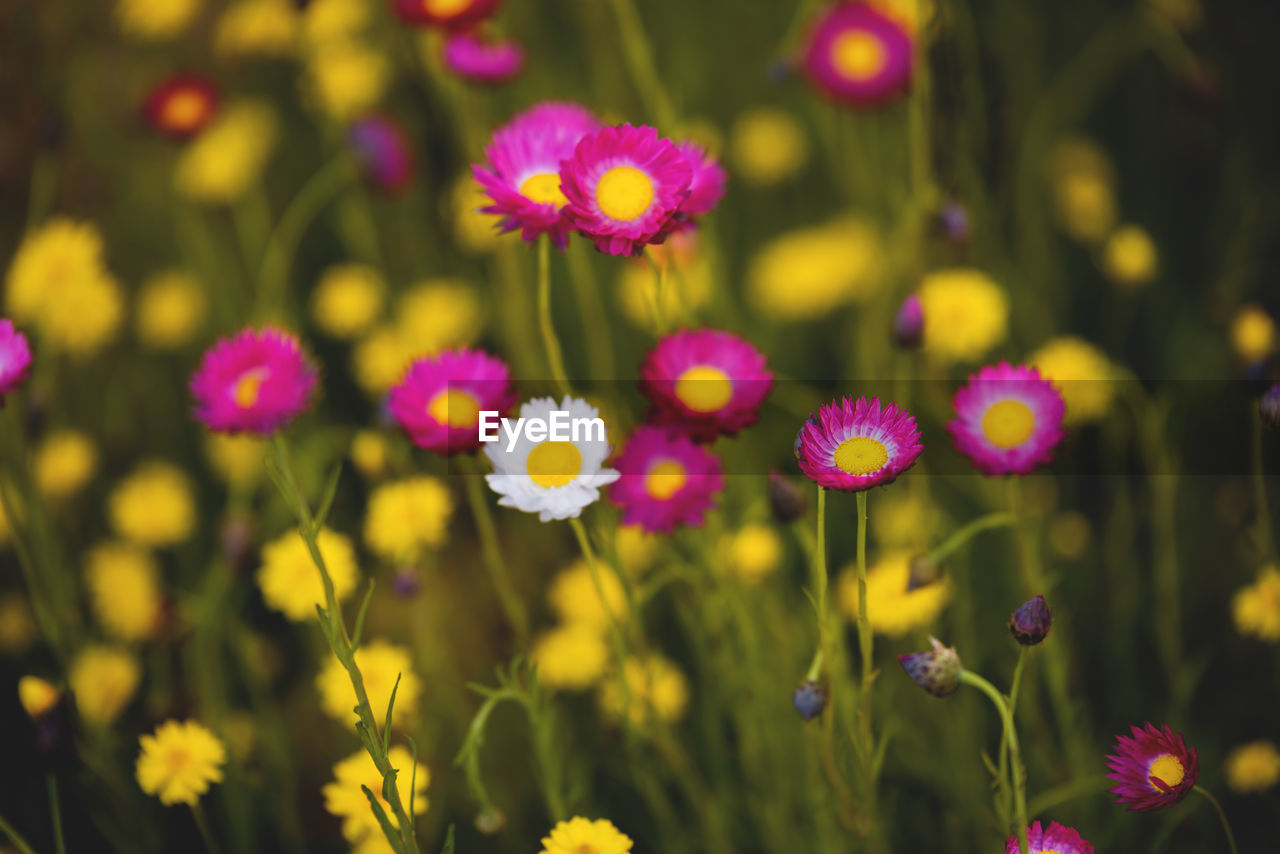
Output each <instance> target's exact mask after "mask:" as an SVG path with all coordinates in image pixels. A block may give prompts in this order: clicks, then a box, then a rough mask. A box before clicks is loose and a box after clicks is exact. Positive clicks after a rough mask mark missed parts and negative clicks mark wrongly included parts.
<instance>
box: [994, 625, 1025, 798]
mask: <svg viewBox="0 0 1280 854" xmlns="http://www.w3.org/2000/svg"><path fill="white" fill-rule="evenodd" d="M1026 663H1027V647H1025V646H1022V645H1021V644H1019V645H1018V663H1017V664H1016V665H1015V666H1014V668H1013V684H1012V685H1011V686H1010V687H1009V716H1010V717H1013V715H1014V711H1015V710H1016V709H1017V707H1018V689H1019V688H1020V687H1022V671H1023V669H1024V667H1025V666H1026ZM1008 748H1009V744H1008V737H1007V736H1006V735H1005V734H1004V733H1001V734H1000V785H1002V786H1004V787H1005V788H1006V789H1008V786H1009V776H1008V775H1009V753H1008Z"/></svg>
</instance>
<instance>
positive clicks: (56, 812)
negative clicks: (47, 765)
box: [44, 774, 67, 854]
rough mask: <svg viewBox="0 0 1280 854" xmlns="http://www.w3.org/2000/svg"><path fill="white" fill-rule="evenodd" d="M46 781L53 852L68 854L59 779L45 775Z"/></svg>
mask: <svg viewBox="0 0 1280 854" xmlns="http://www.w3.org/2000/svg"><path fill="white" fill-rule="evenodd" d="M44 779H45V783H46V784H47V786H48V789H49V816H50V817H51V818H52V820H53V850H54V851H57V852H58V854H67V843H66V840H65V839H63V837H62V804H61V801H60V800H59V798H58V778H57V777H55V776H53V775H52V774H45V776H44Z"/></svg>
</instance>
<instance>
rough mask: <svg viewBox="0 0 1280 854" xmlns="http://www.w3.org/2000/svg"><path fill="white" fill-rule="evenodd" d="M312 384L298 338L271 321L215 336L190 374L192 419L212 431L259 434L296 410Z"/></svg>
mask: <svg viewBox="0 0 1280 854" xmlns="http://www.w3.org/2000/svg"><path fill="white" fill-rule="evenodd" d="M315 386H316V371H315V368H314V367H313V366H312V365H311V363H310V361H309V360H308V359H307V357H306V355H305V354H304V353H303V352H302V347H301V345H299V343H298V339H297V338H295V337H294V336H292V335H290V334H289V333H287V332H283V331H281V330H279V329H274V328H272V327H266V328H264V329H262V330H260V331H259V330H256V329H251V328H250V329H243V330H241V331H240V332H239V333H237V334H236V335H235V337H233V338H222V339H219V340H218V342H217V343H216V344H214V346H213V347H212V348H210V349H209V350H208V351H207V352H206V353H205V354H204V359H203V360H201V362H200V367H199V369H197V370H196V372H195V374H194V375H193V376H192V377H191V395H192V397H194V398H195V400H196V407H195V416H196V418H197V420H199V421H201V422H202V423H203V424H204V425H205V426H206V427H208V428H209V429H210V430H213V431H215V432H219V433H257V434H258V435H260V436H266V435H269V434H271V433H274V432H275V431H276V430H279V429H280V428H281V427H283V426H284V425H286V424H288V423H289V422H290V421H292V420H293V419H294V418H296V417H297V416H298V415H300V414H301V413H302V412H303V411H304V410H305V409H306V408H307V406H308V405H309V404H310V402H311V394H312V392H313V391H314V390H315Z"/></svg>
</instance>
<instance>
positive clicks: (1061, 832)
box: [1004, 821, 1093, 854]
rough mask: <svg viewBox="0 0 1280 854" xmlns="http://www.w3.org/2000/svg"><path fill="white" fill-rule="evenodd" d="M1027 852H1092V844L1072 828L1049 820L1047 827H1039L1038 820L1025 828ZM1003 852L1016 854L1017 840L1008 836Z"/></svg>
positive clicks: (1036, 853)
mask: <svg viewBox="0 0 1280 854" xmlns="http://www.w3.org/2000/svg"><path fill="white" fill-rule="evenodd" d="M1027 845H1028V846H1029V847H1028V848H1027V854H1093V846H1092V845H1090V844H1089V842H1088V840H1086V839H1082V838H1081V836H1080V834H1079V833H1077V832H1076V831H1075V829H1074V828H1070V827H1067V826H1065V825H1061V824H1058V823H1057V822H1056V821H1051V822H1049V826H1048V827H1047V828H1043V829H1042V828H1041V827H1040V822H1038V821H1037V822H1035V823H1033V824H1032V825H1031V826H1030V827H1028V828H1027ZM1004 852H1005V854H1018V840H1017V838H1016V837H1013V836H1010V837H1009V841H1008V842H1007V843H1005V848H1004Z"/></svg>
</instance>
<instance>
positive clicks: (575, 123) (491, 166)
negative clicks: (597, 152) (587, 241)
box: [471, 101, 600, 249]
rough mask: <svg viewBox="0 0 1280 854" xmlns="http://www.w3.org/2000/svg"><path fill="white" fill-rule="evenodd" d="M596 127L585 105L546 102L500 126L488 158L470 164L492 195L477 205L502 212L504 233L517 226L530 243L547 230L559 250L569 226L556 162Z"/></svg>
mask: <svg viewBox="0 0 1280 854" xmlns="http://www.w3.org/2000/svg"><path fill="white" fill-rule="evenodd" d="M599 127H600V122H599V120H597V119H596V117H595V116H594V115H592V114H591V112H590V111H589V110H587V109H586V108H585V107H581V106H579V105H577V104H569V103H558V102H555V101H545V102H543V103H541V104H537V105H536V106H534V107H532V108H530V109H528V110H526V111H525V112H523V113H520V114H519V115H517V116H516V117H515V118H513V119H512V120H511V121H509V122H507V124H505V125H503V126H502V127H500V128H498V130H497V131H496V132H495V133H494V134H493V139H492V141H490V143H489V146H488V147H487V148H486V149H485V151H484V153H485V158H486V160H487V161H488V162H487V163H485V165H484V166H477V165H474V164H473V165H472V167H471V172H472V174H474V175H475V179H476V181H477V182H479V184H480V186H481V187H483V188H484V190H485V192H486V193H487V194H488V195H489V198H490V199H492V200H493V204H492V205H489V206H488V207H485V208H482V209H481V210H483V211H484V212H485V213H491V214H497V215H498V216H501V217H502V220H501V228H502V230H503V231H504V232H507V231H514V230H515V229H517V228H518V229H520V236H521V237H523V238H524V239H525V240H527V241H530V242H532V241H534V240H537V239H538V238H539V237H541V236H542V235H544V234H545V235H547V236H548V237H549V238H550V240H551V242H552V243H553V244H554V245H555V246H558V247H560V248H562V249H563V248H564V246H565V245H566V244H567V243H568V241H569V231H570V228H571V226H570V224H569V222H568V220H566V219H565V217H564V215H563V210H564V206H565V203H566V202H567V201H568V200H567V199H566V198H565V195H564V193H563V192H562V190H561V186H560V164H561V162H562V161H564V160H565V159H567V158H568V157H570V156H572V154H573V150H574V147H575V146H577V144H578V142H579V141H580V140H581V139H582V138H583V137H584V136H586V135H587V134H589V133H592V132H594V131H595V130H596V129H597V128H599Z"/></svg>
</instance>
